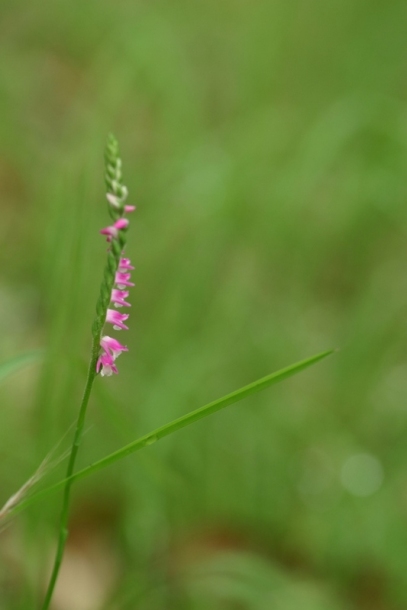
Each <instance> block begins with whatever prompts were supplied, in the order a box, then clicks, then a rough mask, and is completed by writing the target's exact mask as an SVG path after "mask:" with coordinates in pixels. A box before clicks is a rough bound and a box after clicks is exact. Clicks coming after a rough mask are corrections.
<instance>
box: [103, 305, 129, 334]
mask: <svg viewBox="0 0 407 610" xmlns="http://www.w3.org/2000/svg"><path fill="white" fill-rule="evenodd" d="M128 317H129V314H128V313H119V312H118V311H116V310H115V309H108V310H107V313H106V322H110V324H113V328H114V329H115V330H121V329H122V328H123V329H124V330H129V328H128V326H126V325H125V324H124V322H125V321H126V320H127V318H128Z"/></svg>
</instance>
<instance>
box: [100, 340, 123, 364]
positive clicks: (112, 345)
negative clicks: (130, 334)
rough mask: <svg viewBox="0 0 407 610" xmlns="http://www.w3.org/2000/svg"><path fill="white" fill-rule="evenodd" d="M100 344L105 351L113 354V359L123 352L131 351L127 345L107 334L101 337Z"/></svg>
mask: <svg viewBox="0 0 407 610" xmlns="http://www.w3.org/2000/svg"><path fill="white" fill-rule="evenodd" d="M100 345H101V347H102V348H103V349H104V350H105V352H107V353H108V354H110V355H111V356H112V358H113V360H116V358H118V357H119V356H120V354H121V353H122V352H128V351H129V350H128V349H127V347H126V346H125V345H122V344H121V343H119V342H118V341H117V340H116V339H113V337H108V336H107V335H106V336H105V337H102V338H101V340H100Z"/></svg>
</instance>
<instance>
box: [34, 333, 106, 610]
mask: <svg viewBox="0 0 407 610" xmlns="http://www.w3.org/2000/svg"><path fill="white" fill-rule="evenodd" d="M99 350H100V346H99V340H98V338H95V339H94V340H93V345H92V356H91V359H90V363H89V370H88V376H87V379H86V386H85V391H84V393H83V398H82V403H81V407H80V409H79V415H78V420H77V422H76V427H75V434H74V437H73V441H72V447H71V453H70V456H69V463H68V468H67V471H66V481H65V489H64V497H63V504H62V511H61V520H60V525H59V536H58V545H57V550H56V554H55V560H54V566H53V569H52V574H51V577H50V581H49V584H48V589H47V592H46V595H45V599H44V603H43V605H42V610H48V608H49V605H50V602H51V599H52V595H53V593H54V588H55V585H56V582H57V578H58V574H59V570H60V568H61V563H62V558H63V555H64V550H65V544H66V541H67V538H68V519H69V504H70V497H71V488H72V484H73V481H74V479H72V474H73V471H74V468H75V462H76V457H77V455H78V451H79V445H80V443H81V438H82V433H83V428H84V425H85V417H86V409H87V406H88V402H89V396H90V393H91V390H92V385H93V381H94V379H95V377H96V363H97V360H98V357H99Z"/></svg>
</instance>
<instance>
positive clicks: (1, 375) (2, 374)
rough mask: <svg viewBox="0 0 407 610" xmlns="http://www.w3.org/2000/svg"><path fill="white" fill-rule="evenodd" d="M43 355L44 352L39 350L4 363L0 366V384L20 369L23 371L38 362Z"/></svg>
mask: <svg viewBox="0 0 407 610" xmlns="http://www.w3.org/2000/svg"><path fill="white" fill-rule="evenodd" d="M43 355H44V352H43V350H40V349H37V350H33V351H31V352H26V353H25V354H21V356H16V357H15V358H11V360H7V361H6V362H3V363H2V364H0V383H1V382H2V381H3V379H6V378H7V377H8V376H9V375H12V374H13V373H15V372H16V371H18V370H19V369H22V368H24V367H25V366H27V365H28V364H31V363H33V362H37V361H38V360H40V359H41V357H42V356H43Z"/></svg>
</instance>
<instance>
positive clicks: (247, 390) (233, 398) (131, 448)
mask: <svg viewBox="0 0 407 610" xmlns="http://www.w3.org/2000/svg"><path fill="white" fill-rule="evenodd" d="M334 351H335V350H328V351H326V352H322V353H321V354H317V355H316V356H312V357H311V358H307V359H306V360H301V361H300V362H297V363H296V364H292V365H291V366H288V367H286V368H284V369H280V370H279V371H277V372H275V373H271V375H267V376H266V377H263V378H262V379H258V380H257V381H254V382H253V383H250V384H249V385H246V386H244V387H243V388H240V389H239V390H236V391H235V392H232V393H231V394H227V395H226V396H223V397H222V398H218V400H215V401H213V402H210V403H209V404H207V405H205V406H204V407H200V408H199V409H196V410H195V411H192V412H191V413H187V414H186V415H183V416H182V417H179V418H178V419H175V420H174V421H172V422H170V423H169V424H165V425H164V426H161V427H160V428H156V429H155V430H153V431H152V432H149V433H148V434H146V435H145V436H142V437H140V438H138V439H137V440H135V441H133V442H131V443H129V444H128V445H125V446H124V447H122V448H121V449H118V450H117V451H115V452H113V453H111V454H109V455H108V456H106V457H104V458H102V459H101V460H98V461H97V462H94V463H93V464H91V465H90V466H87V467H86V468H83V469H82V470H79V471H78V472H76V473H75V474H73V475H72V477H70V479H71V480H72V481H76V480H77V479H82V478H84V477H87V476H89V475H90V474H93V473H94V472H96V471H98V470H101V469H102V468H106V467H107V466H110V465H111V464H113V463H114V462H117V461H118V460H121V459H123V458H124V457H126V456H128V455H130V454H131V453H135V452H136V451H139V450H140V449H143V447H146V446H148V445H151V444H152V443H154V442H155V441H157V440H159V439H160V438H164V436H168V435H169V434H173V432H177V430H180V429H181V428H185V426H189V425H190V424H192V423H194V422H196V421H198V420H199V419H202V418H204V417H207V416H208V415H211V414H212V413H216V411H220V410H221V409H224V408H225V407H227V406H228V405H231V404H233V403H235V402H238V401H239V400H243V398H246V397H247V396H250V394H254V393H256V392H260V391H261V390H264V389H266V388H268V387H269V386H271V385H274V384H275V383H279V382H280V381H283V379H287V377H291V376H292V375H296V374H297V373H300V372H301V371H303V370H304V369H306V368H308V367H309V366H311V365H312V364H315V363H316V362H319V361H320V360H322V359H323V358H326V357H327V356H329V355H330V354H332V353H333V352H334ZM66 481H67V479H64V480H62V481H59V482H58V483H55V484H54V485H51V486H50V487H47V488H46V489H44V490H42V491H39V492H38V493H36V494H35V495H33V496H32V497H31V498H28V499H27V500H25V501H24V502H22V503H21V504H20V505H19V506H18V507H17V508H16V510H15V511H13V512H20V510H22V509H23V508H25V507H26V506H28V505H29V504H31V503H32V502H34V501H36V500H38V499H40V498H41V497H42V496H43V495H46V494H48V493H49V492H51V491H55V490H57V489H59V488H60V487H62V486H63V485H64V484H65V483H66Z"/></svg>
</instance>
